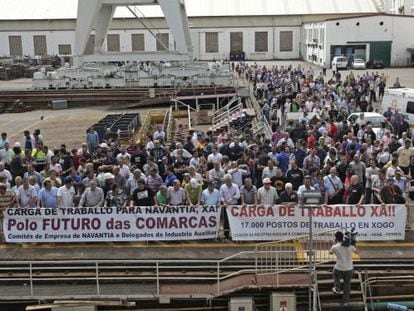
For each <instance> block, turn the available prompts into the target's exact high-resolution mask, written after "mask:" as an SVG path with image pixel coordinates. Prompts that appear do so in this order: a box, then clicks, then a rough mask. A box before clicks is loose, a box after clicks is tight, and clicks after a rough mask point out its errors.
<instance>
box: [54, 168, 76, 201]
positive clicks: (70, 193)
mask: <svg viewBox="0 0 414 311" xmlns="http://www.w3.org/2000/svg"><path fill="white" fill-rule="evenodd" d="M63 182H64V185H63V186H62V187H60V188H59V189H58V191H57V204H58V207H60V208H62V207H73V198H74V197H75V189H74V188H73V180H72V178H71V177H70V176H67V177H65V179H64V180H63Z"/></svg>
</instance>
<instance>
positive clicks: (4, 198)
mask: <svg viewBox="0 0 414 311" xmlns="http://www.w3.org/2000/svg"><path fill="white" fill-rule="evenodd" d="M15 205H16V197H15V195H14V194H13V192H11V191H10V190H7V186H6V184H5V183H0V242H1V243H4V242H5V237H4V233H3V212H4V210H5V209H6V208H8V207H14V206H15Z"/></svg>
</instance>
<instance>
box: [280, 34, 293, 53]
mask: <svg viewBox="0 0 414 311" xmlns="http://www.w3.org/2000/svg"><path fill="white" fill-rule="evenodd" d="M279 49H280V52H290V51H293V31H281V32H280V48H279Z"/></svg>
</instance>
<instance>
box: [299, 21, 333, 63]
mask: <svg viewBox="0 0 414 311" xmlns="http://www.w3.org/2000/svg"><path fill="white" fill-rule="evenodd" d="M309 30H310V33H311V35H310V36H309ZM315 30H316V33H317V36H316V39H317V41H316V42H315V41H314V40H313V39H315V38H314V31H315ZM302 42H303V44H304V46H305V47H304V51H305V52H304V55H303V58H304V60H306V61H308V62H311V63H314V64H317V65H323V63H324V62H325V60H326V51H327V49H326V24H325V22H323V23H311V24H305V25H304V26H303V35H302Z"/></svg>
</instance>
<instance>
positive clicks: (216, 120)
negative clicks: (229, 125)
mask: <svg viewBox="0 0 414 311" xmlns="http://www.w3.org/2000/svg"><path fill="white" fill-rule="evenodd" d="M242 109H243V104H242V103H239V104H237V105H236V106H233V107H231V108H230V109H228V110H226V111H224V112H222V113H220V114H218V115H216V116H213V126H214V125H216V124H217V123H219V122H221V121H222V120H224V119H225V118H227V119H229V122H230V116H231V115H233V113H235V112H238V111H240V112H241V111H242Z"/></svg>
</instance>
